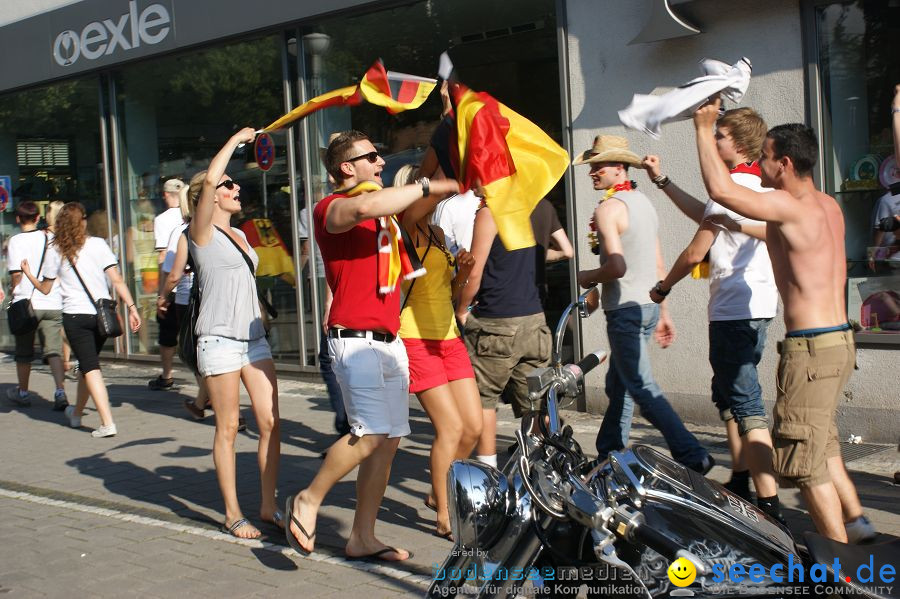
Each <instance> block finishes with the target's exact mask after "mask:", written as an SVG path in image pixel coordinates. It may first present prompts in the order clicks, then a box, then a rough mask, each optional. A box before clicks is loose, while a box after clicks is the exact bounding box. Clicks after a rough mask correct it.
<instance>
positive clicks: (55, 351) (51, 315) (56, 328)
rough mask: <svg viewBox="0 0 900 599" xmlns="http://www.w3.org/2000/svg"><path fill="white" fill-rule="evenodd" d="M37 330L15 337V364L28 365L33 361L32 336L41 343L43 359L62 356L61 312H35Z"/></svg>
mask: <svg viewBox="0 0 900 599" xmlns="http://www.w3.org/2000/svg"><path fill="white" fill-rule="evenodd" d="M34 315H35V316H36V317H37V320H38V325H37V329H36V330H34V331H31V332H28V333H24V334H22V335H16V362H22V363H25V364H27V363H29V362H31V361H32V360H33V359H34V335H35V333H36V334H37V336H38V339H39V340H40V342H41V350H42V351H43V355H44V357H45V358H52V357H54V356H60V355H62V346H63V344H62V310H35V311H34Z"/></svg>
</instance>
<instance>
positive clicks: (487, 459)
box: [475, 453, 497, 468]
mask: <svg viewBox="0 0 900 599" xmlns="http://www.w3.org/2000/svg"><path fill="white" fill-rule="evenodd" d="M475 459H476V460H478V461H479V462H481V463H482V464H487V465H488V466H493V467H494V468H496V467H497V454H496V453H495V454H494V455H477V456H475Z"/></svg>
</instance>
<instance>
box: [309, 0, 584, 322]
mask: <svg viewBox="0 0 900 599" xmlns="http://www.w3.org/2000/svg"><path fill="white" fill-rule="evenodd" d="M555 11H556V7H555V2H553V1H551V0H525V1H521V2H515V3H500V2H494V1H487V2H485V1H483V0H481V1H476V0H454V1H453V2H450V1H448V0H444V1H434V0H432V1H428V2H416V3H414V4H409V5H404V6H399V7H396V8H392V9H389V10H382V11H379V12H377V13H371V14H365V15H360V16H352V15H342V16H341V17H335V18H333V19H327V20H322V21H319V22H317V23H316V25H315V28H314V29H309V30H306V31H304V32H303V33H304V34H305V36H302V39H301V41H302V42H303V43H302V44H300V46H301V48H302V51H303V56H304V57H305V60H306V62H305V65H306V76H307V78H306V82H305V83H306V89H307V92H308V95H309V96H313V95H316V94H318V93H322V92H325V91H328V90H331V89H336V88H338V87H343V86H346V85H351V84H353V83H355V82H357V81H358V80H359V78H360V77H361V76H362V74H363V73H364V72H365V71H366V69H367V68H368V67H369V66H370V65H371V64H372V62H374V61H375V60H376V59H377V58H381V59H382V60H383V61H384V65H385V68H386V69H388V70H392V71H398V72H402V73H409V74H413V75H421V76H426V77H434V76H435V73H436V71H437V66H438V58H439V56H440V54H441V53H442V52H444V51H446V50H449V54H450V57H451V59H452V60H453V63H454V67H455V69H456V71H455V72H456V76H457V77H458V78H459V80H460V81H462V82H463V83H465V84H466V85H468V86H469V87H471V88H472V89H475V90H479V91H486V92H488V93H490V94H491V95H493V96H494V97H496V98H497V99H498V100H500V101H501V102H503V103H505V104H507V105H508V106H509V107H510V108H512V109H514V110H516V111H517V112H519V113H520V114H522V115H523V116H526V117H527V118H529V119H530V120H532V121H533V122H535V123H536V124H538V125H539V126H541V127H542V128H543V129H544V130H545V131H546V132H547V133H548V134H549V135H550V136H551V137H553V138H554V139H556V140H561V138H562V128H561V108H560V93H559V64H558V50H557V39H556V17H555ZM375 32H377V34H376V33H375ZM440 115H441V102H440V97H439V94H438V93H437V92H435V93H433V94H432V96H431V97H430V98H429V99H428V101H427V102H426V103H425V104H424V105H423V106H422V107H421V108H419V109H418V110H414V111H409V112H404V113H400V114H398V115H395V116H391V115H389V114H388V113H387V112H386V111H385V110H384V109H381V108H377V107H374V106H371V105H366V104H363V105H361V106H358V107H354V108H352V109H346V108H345V109H337V108H329V109H327V110H324V111H321V112H319V113H316V114H314V115H313V116H312V117H310V118H309V119H308V127H309V142H308V145H309V147H310V148H312V151H313V152H314V155H313V156H310V157H309V159H310V164H311V166H312V171H313V174H314V176H313V182H314V183H313V196H314V198H313V200H314V201H316V200H318V199H320V198H321V197H324V196H325V195H327V193H328V189H329V185H328V180H327V175H326V173H325V169H324V166H323V164H322V162H321V159H320V158H319V157H318V155H317V154H318V152H319V149H320V148H325V147H326V146H327V144H328V138H329V136H330V135H331V134H332V133H335V132H339V131H344V130H347V129H351V128H352V129H357V130H360V131H363V132H365V133H366V134H368V135H369V137H370V138H371V139H372V141H373V143H374V144H375V146H376V148H378V149H379V151H381V153H382V154H383V156H384V158H385V161H386V166H385V169H384V172H383V173H382V178H383V180H384V182H385V184H387V185H389V184H390V183H391V181H392V179H393V176H394V174H395V173H396V172H397V170H398V169H399V168H400V167H401V166H403V165H405V164H416V165H418V163H419V162H420V161H421V159H422V156H423V154H424V152H425V149H426V148H427V146H428V142H429V140H430V138H431V134H432V133H433V131H434V128H435V127H436V126H437V124H438V122H439V119H440ZM548 199H549V200H550V201H551V202H552V203H553V205H554V206H555V208H556V211H557V214H558V215H559V218H560V220H561V221H562V223H563V224H565V223H566V220H567V211H566V206H565V196H564V191H563V187H562V184H560V185H558V186H557V187H556V189H554V190H553V191H552V192H551V193H550V195H549V197H548ZM304 214H305V213H304ZM548 284H549V289H550V294H549V298H548V302H547V318H548V321H549V322H550V323H551V325H552V324H554V323H555V322H556V318H557V317H558V315H559V313H560V312H561V310H562V308H563V307H564V306H565V305H566V304H568V302H569V267H568V263H566V262H562V263H556V264H553V265H548Z"/></svg>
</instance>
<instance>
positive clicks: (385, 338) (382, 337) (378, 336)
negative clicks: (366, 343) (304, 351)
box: [328, 329, 397, 343]
mask: <svg viewBox="0 0 900 599" xmlns="http://www.w3.org/2000/svg"><path fill="white" fill-rule="evenodd" d="M328 337H330V338H331V339H348V338H352V339H369V338H371V339H372V341H381V342H383V343H393V341H394V339H396V338H397V336H396V335H391V334H390V333H379V332H378V331H358V330H356V329H328Z"/></svg>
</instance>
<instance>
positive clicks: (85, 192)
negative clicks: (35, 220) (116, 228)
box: [0, 77, 104, 347]
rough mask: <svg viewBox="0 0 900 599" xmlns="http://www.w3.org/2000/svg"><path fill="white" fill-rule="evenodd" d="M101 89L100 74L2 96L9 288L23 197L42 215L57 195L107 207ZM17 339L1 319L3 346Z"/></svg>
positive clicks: (0, 166) (2, 224) (0, 150)
mask: <svg viewBox="0 0 900 599" xmlns="http://www.w3.org/2000/svg"><path fill="white" fill-rule="evenodd" d="M98 90H99V83H98V80H97V78H96V77H88V78H84V79H78V80H75V81H67V82H65V83H58V84H55V85H50V86H46V87H41V88H38V89H32V90H28V91H23V92H15V93H11V94H6V95H3V96H0V177H8V182H9V189H8V190H7V192H8V196H6V195H4V197H7V198H8V202H7V203H6V205H5V207H4V208H3V209H2V210H0V236H2V241H3V248H4V251H3V257H2V258H0V260H2V268H0V273H2V274H0V279H2V285H3V287H4V289H6V290H7V291H8V289H9V274H8V273H9V268H10V265H8V264H6V251H5V248H6V241H7V240H8V239H9V238H10V237H11V236H12V235H15V234H16V233H19V229H18V227H17V226H16V221H15V215H14V214H13V212H14V209H15V206H16V204H17V203H18V202H21V201H25V200H31V201H34V202H35V203H37V205H38V207H39V208H40V211H41V215H42V216H43V214H44V211H45V210H46V207H47V204H49V203H50V202H51V201H54V200H62V201H64V202H70V201H79V202H81V203H82V204H84V206H85V207H86V208H87V210H88V213H89V214H93V213H94V212H97V211H98V210H101V209H102V208H103V202H104V200H103V184H102V181H103V173H102V167H101V164H102V158H101V151H100V143H101V141H100V126H99V123H100V113H99V105H98V103H99V91H98ZM4 181H6V179H4ZM0 193H2V192H0ZM16 267H17V268H18V265H16ZM12 344H13V338H12V336H11V335H9V333H8V329H7V323H6V318H5V317H4V318H0V345H2V346H4V347H11V346H12Z"/></svg>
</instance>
